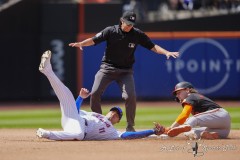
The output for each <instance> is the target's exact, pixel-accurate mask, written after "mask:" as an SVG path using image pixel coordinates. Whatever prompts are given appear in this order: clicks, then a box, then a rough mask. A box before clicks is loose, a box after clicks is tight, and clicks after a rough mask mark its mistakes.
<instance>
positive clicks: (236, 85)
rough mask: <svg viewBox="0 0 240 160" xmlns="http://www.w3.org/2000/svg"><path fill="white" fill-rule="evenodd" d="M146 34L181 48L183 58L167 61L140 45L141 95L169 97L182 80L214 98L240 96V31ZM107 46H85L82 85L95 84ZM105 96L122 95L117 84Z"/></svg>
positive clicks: (137, 64)
mask: <svg viewBox="0 0 240 160" xmlns="http://www.w3.org/2000/svg"><path fill="white" fill-rule="evenodd" d="M147 34H148V35H149V36H150V37H151V38H152V40H153V41H154V43H156V44H158V45H160V46H162V47H164V48H166V49H168V50H170V51H180V57H179V58H177V59H173V58H171V59H170V60H166V57H165V56H163V55H157V54H155V53H154V52H151V51H149V50H147V49H145V48H143V47H141V46H139V47H138V48H137V50H136V53H135V57H136V62H135V65H134V70H135V72H134V78H135V82H136V92H137V96H138V98H144V99H159V98H164V99H169V98H171V92H172V90H173V89H174V86H175V84H176V83H178V82H180V81H189V82H191V83H193V85H194V86H195V87H196V88H197V89H198V90H199V91H200V92H201V93H203V94H205V95H207V96H210V97H212V98H217V99H227V98H232V99H238V98H240V39H239V37H240V32H179V33H178V32H171V33H166V32H164V33H162V34H161V32H155V33H147ZM86 36H93V35H86ZM84 38H85V37H84ZM105 45H106V44H105V43H102V44H100V45H98V46H94V47H85V48H84V53H83V66H82V67H83V68H82V69H83V75H84V76H83V86H85V87H87V88H91V86H92V84H93V80H94V75H95V73H96V72H97V71H98V69H99V65H100V61H101V58H102V56H103V52H104V48H105ZM104 97H105V98H110V99H111V98H117V97H121V94H120V89H119V88H118V86H117V85H116V83H113V84H112V85H111V87H109V88H108V89H107V90H106V92H105V93H104Z"/></svg>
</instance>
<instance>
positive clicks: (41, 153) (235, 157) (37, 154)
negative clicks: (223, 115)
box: [0, 129, 240, 160]
mask: <svg viewBox="0 0 240 160" xmlns="http://www.w3.org/2000/svg"><path fill="white" fill-rule="evenodd" d="M35 131H36V130H34V129H0V157H1V158H0V159H1V160H16V159H21V160H48V159H49V160H55V159H56V160H70V159H71V160H74V159H78V160H79V159H83V160H106V159H114V160H128V159H129V160H148V159H149V160H155V159H156V160H160V159H166V160H170V159H171V160H172V159H184V160H188V159H195V158H196V159H211V160H214V159H217V160H225V159H231V160H239V159H240V131H239V130H233V131H231V133H230V135H229V139H222V140H199V141H197V143H198V145H199V149H198V154H197V156H196V157H194V155H193V153H192V149H191V145H192V144H193V143H195V141H190V140H187V139H186V138H185V137H184V136H183V135H179V136H178V137H175V138H169V139H164V140H163V139H160V138H158V137H156V136H153V137H150V138H146V139H138V140H115V141H51V140H46V139H39V138H37V137H36V135H35Z"/></svg>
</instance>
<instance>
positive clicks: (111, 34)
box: [93, 25, 154, 69]
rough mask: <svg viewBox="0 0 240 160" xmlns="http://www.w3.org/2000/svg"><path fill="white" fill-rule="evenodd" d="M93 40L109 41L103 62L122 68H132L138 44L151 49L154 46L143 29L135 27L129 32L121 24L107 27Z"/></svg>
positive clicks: (95, 41) (99, 41) (98, 41)
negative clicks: (123, 29)
mask: <svg viewBox="0 0 240 160" xmlns="http://www.w3.org/2000/svg"><path fill="white" fill-rule="evenodd" d="M93 41H94V43H95V45H96V44H99V43H101V42H103V41H106V42H107V45H106V49H105V53H104V56H103V58H102V63H103V64H106V65H108V66H111V67H114V68H120V69H130V68H132V66H133V63H134V62H135V59H134V51H135V50H136V48H137V45H138V44H140V45H141V46H143V47H145V48H147V49H149V50H151V49H152V48H153V47H154V44H153V43H152V41H151V40H150V38H149V37H148V36H147V35H146V34H145V33H144V32H142V31H141V30H139V29H137V28H134V27H133V28H132V29H131V30H130V31H129V32H124V31H122V29H121V27H120V26H119V25H114V26H110V27H107V28H105V29H104V30H102V31H101V32H99V33H98V34H96V35H95V36H94V37H93Z"/></svg>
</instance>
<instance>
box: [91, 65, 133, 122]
mask: <svg viewBox="0 0 240 160" xmlns="http://www.w3.org/2000/svg"><path fill="white" fill-rule="evenodd" d="M113 81H116V82H117V84H118V86H119V87H120V89H121V92H122V98H123V99H124V100H125V107H126V118H127V124H128V125H130V126H134V125H135V123H134V119H135V114H136V92H135V84H134V78H133V72H132V69H130V70H124V69H114V70H104V69H100V70H99V71H98V72H97V74H96V75H95V80H94V84H93V87H92V91H91V98H90V106H91V109H92V111H93V112H97V113H100V114H102V109H101V96H102V94H103V93H104V91H105V89H106V88H107V87H108V86H109V84H111V83H112V82H113Z"/></svg>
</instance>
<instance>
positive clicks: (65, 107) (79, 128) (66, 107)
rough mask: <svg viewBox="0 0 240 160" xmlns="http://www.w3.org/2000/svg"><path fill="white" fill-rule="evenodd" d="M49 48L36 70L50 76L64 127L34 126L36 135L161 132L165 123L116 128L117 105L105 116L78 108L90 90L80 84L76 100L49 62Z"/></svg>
mask: <svg viewBox="0 0 240 160" xmlns="http://www.w3.org/2000/svg"><path fill="white" fill-rule="evenodd" d="M50 59H51V51H46V52H44V53H43V55H42V57H41V63H40V65H39V70H40V72H42V73H43V74H44V75H45V76H46V77H47V78H48V80H49V82H50V84H51V86H52V88H53V90H54V92H55V93H56V95H57V97H58V99H59V101H60V108H61V113H62V119H61V124H62V128H63V131H47V130H44V129H42V128H39V129H38V130H37V136H38V137H40V138H46V139H51V140H114V139H136V138H143V137H147V136H149V135H152V134H156V135H160V134H162V133H163V132H164V127H162V126H161V125H159V124H158V123H157V124H155V127H154V129H150V130H144V131H139V132H124V133H121V132H118V131H117V130H116V129H115V128H114V126H113V125H114V124H116V123H118V122H119V121H120V120H121V118H122V114H123V113H122V110H121V108H120V107H113V108H111V109H110V111H109V113H108V114H107V115H106V116H104V115H102V114H99V113H95V112H86V111H83V110H80V107H81V103H82V101H83V99H85V98H87V97H88V96H89V95H90V93H89V91H88V90H87V89H85V88H82V89H81V91H80V94H79V97H78V98H77V100H76V102H75V100H74V97H73V95H72V93H71V91H70V90H69V89H68V88H67V87H66V86H65V85H64V84H63V83H62V82H61V81H60V80H59V79H58V77H57V76H56V75H55V73H54V72H53V70H52V66H51V62H50Z"/></svg>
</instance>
